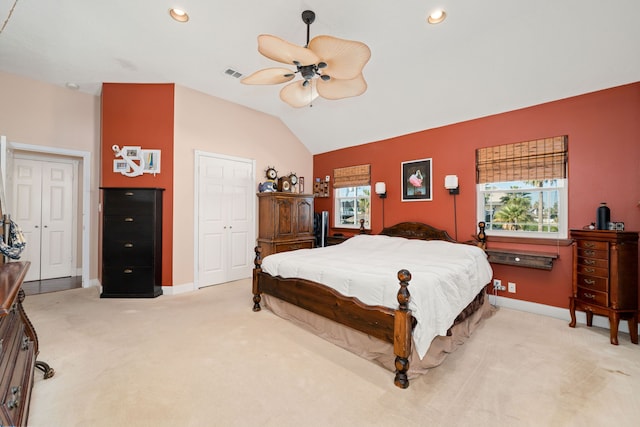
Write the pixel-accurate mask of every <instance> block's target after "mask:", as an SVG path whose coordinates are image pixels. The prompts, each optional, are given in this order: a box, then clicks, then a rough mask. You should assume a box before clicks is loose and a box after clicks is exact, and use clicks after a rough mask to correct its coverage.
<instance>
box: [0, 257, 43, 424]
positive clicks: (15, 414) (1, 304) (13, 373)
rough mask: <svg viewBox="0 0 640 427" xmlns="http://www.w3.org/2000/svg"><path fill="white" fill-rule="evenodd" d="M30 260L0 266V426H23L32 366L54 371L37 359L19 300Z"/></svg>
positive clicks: (32, 335) (34, 341)
mask: <svg viewBox="0 0 640 427" xmlns="http://www.w3.org/2000/svg"><path fill="white" fill-rule="evenodd" d="M28 269H29V262H28V261H27V262H10V263H6V264H3V265H0V425H2V426H24V425H27V421H28V418H29V401H30V400H31V388H32V387H33V374H34V367H38V368H40V369H42V371H43V372H44V374H45V376H44V377H45V378H50V377H52V376H53V374H54V371H53V369H51V368H50V367H49V365H47V364H46V363H43V362H36V356H37V355H38V336H37V335H36V331H35V329H34V328H33V325H32V324H31V321H29V318H28V317H27V315H26V313H25V311H24V308H23V307H22V301H24V298H25V294H24V291H23V290H22V289H21V287H22V281H23V280H24V276H25V275H26V274H27V270H28Z"/></svg>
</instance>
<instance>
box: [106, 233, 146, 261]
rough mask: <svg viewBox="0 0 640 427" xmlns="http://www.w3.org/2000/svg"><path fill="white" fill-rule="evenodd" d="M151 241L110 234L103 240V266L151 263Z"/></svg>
mask: <svg viewBox="0 0 640 427" xmlns="http://www.w3.org/2000/svg"><path fill="white" fill-rule="evenodd" d="M153 260H154V259H153V241H152V240H151V239H138V240H135V239H128V238H127V236H118V237H117V238H115V236H112V237H111V238H110V239H108V241H107V240H105V242H104V246H103V253H102V264H103V265H104V266H122V265H138V266H142V265H152V264H153Z"/></svg>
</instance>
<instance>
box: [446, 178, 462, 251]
mask: <svg viewBox="0 0 640 427" xmlns="http://www.w3.org/2000/svg"><path fill="white" fill-rule="evenodd" d="M444 188H446V189H447V190H449V194H453V222H454V227H455V230H456V232H455V239H456V240H458V212H457V211H458V209H457V207H456V194H460V186H459V185H458V175H447V176H445V177H444Z"/></svg>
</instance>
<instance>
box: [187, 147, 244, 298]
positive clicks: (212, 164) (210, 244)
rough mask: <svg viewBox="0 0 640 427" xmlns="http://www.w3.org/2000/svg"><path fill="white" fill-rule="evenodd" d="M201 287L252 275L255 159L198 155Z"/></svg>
mask: <svg viewBox="0 0 640 427" xmlns="http://www.w3.org/2000/svg"><path fill="white" fill-rule="evenodd" d="M197 162H198V193H197V194H198V236H197V238H198V267H197V268H198V283H197V286H198V287H203V286H209V285H215V284H219V283H224V282H229V281H232V280H238V279H242V278H246V277H250V276H251V271H252V267H253V257H252V256H251V251H252V247H253V241H254V240H255V239H254V236H253V234H254V233H253V229H254V228H255V227H254V226H253V224H254V222H255V220H254V217H253V204H252V200H253V197H255V195H254V188H253V187H254V185H253V163H252V162H251V161H240V160H233V159H227V158H220V157H213V156H207V155H199V156H198V159H197Z"/></svg>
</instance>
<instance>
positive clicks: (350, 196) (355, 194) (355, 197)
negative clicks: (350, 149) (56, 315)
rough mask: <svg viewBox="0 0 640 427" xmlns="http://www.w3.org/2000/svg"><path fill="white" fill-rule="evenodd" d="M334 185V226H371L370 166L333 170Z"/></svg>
mask: <svg viewBox="0 0 640 427" xmlns="http://www.w3.org/2000/svg"><path fill="white" fill-rule="evenodd" d="M333 187H334V192H333V196H334V209H333V212H334V221H333V224H334V227H338V228H360V220H361V219H363V220H364V227H365V228H367V229H369V228H370V227H371V225H370V224H371V220H370V206H371V167H370V165H359V166H349V167H346V168H338V169H334V170H333Z"/></svg>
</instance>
